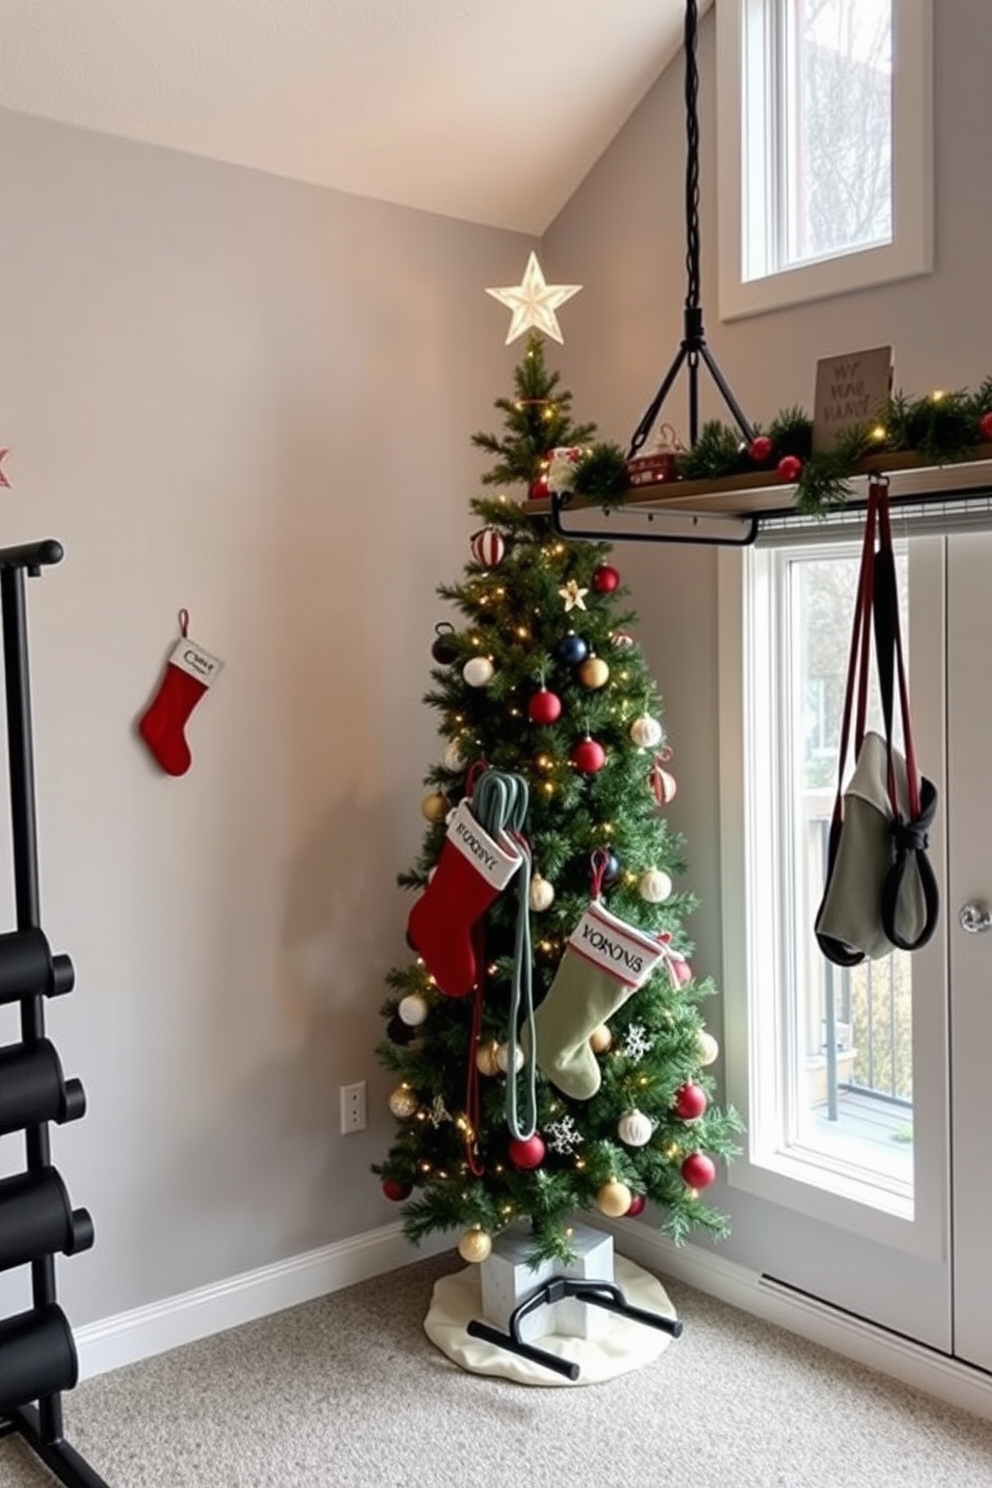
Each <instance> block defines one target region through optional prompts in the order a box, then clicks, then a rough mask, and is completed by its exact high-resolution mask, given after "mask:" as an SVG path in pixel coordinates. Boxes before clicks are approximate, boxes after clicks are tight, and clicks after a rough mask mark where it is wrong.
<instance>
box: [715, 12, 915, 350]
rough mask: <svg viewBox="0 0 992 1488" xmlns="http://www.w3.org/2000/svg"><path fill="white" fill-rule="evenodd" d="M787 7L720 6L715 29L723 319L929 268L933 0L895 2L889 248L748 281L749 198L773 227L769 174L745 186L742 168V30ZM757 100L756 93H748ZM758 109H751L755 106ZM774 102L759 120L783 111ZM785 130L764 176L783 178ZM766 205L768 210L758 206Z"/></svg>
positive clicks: (769, 135) (770, 148)
mask: <svg viewBox="0 0 992 1488" xmlns="http://www.w3.org/2000/svg"><path fill="white" fill-rule="evenodd" d="M778 3H781V0H720V4H719V5H718V6H717V7H716V31H717V96H718V98H719V107H718V109H717V211H718V221H719V233H718V308H719V315H720V319H721V320H736V319H740V318H742V317H744V316H748V315H759V314H762V313H764V312H766V311H770V310H778V309H781V308H783V307H785V306H788V305H798V304H805V303H807V302H810V301H814V300H820V299H825V298H827V297H829V296H831V295H837V294H847V293H851V292H852V291H855V290H861V289H869V288H872V287H874V286H877V285H882V284H890V283H893V282H895V281H896V280H900V279H907V278H912V277H916V276H918V275H921V274H928V273H930V272H931V271H932V269H933V0H893V7H892V50H893V59H894V61H893V72H892V241H891V243H886V244H881V245H876V246H873V247H869V248H856V249H851V250H850V251H848V252H847V253H841V254H838V255H836V256H833V257H830V258H824V259H819V260H817V261H816V262H812V263H806V264H799V265H795V266H790V267H788V268H784V269H781V270H778V271H776V272H774V273H771V274H767V275H765V276H763V277H761V278H756V279H750V280H745V279H744V277H743V265H744V261H745V254H744V240H743V233H744V227H745V213H744V192H745V190H747V189H750V190H751V191H752V192H754V193H755V194H756V202H757V205H756V207H755V208H754V209H753V210H752V212H751V213H750V214H749V216H750V220H751V222H755V221H757V220H758V219H764V221H765V232H766V233H769V232H771V231H773V230H775V229H774V227H773V226H771V225H769V220H768V219H769V210H770V209H769V207H768V204H767V195H768V193H767V191H766V188H765V176H763V177H762V179H761V180H760V181H752V182H751V183H748V180H747V172H746V164H745V159H744V156H745V130H744V126H745V121H744V116H743V110H744V106H745V101H746V99H747V96H748V90H746V89H745V88H744V85H743V84H744V75H743V69H744V65H745V50H744V44H743V40H744V28H745V26H746V25H751V26H755V25H757V26H764V25H765V22H766V18H767V13H768V8H769V7H770V6H772V5H775V4H778ZM751 91H752V92H753V91H754V90H751ZM753 106H754V105H753V103H752V108H753ZM783 106H784V104H783V101H782V100H781V99H780V98H779V97H777V96H773V97H772V98H771V99H770V100H769V101H768V102H767V104H766V106H765V109H764V110H763V114H762V117H763V118H764V119H767V117H768V115H769V112H770V113H771V115H772V116H773V117H774V116H775V115H777V114H779V113H780V112H781V109H782V107H783ZM780 135H781V130H780V129H774V128H773V129H771V130H767V129H766V132H765V138H766V146H767V148H766V152H765V153H766V157H767V158H766V161H765V173H766V175H767V172H769V171H770V170H781V169H782V168H783V166H782V159H781V156H782V153H783V152H781V151H780V150H778V149H777V147H776V140H777V139H778V138H779V137H780ZM763 202H764V205H762V203H763Z"/></svg>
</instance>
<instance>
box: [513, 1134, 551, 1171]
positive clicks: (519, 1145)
mask: <svg viewBox="0 0 992 1488" xmlns="http://www.w3.org/2000/svg"><path fill="white" fill-rule="evenodd" d="M546 1150H547V1149H546V1148H545V1145H544V1141H543V1139H542V1138H541V1137H539V1136H538V1134H537V1132H535V1133H534V1135H533V1136H532V1137H514V1138H513V1140H512V1141H511V1143H510V1146H509V1154H510V1161H511V1163H512V1164H513V1166H514V1167H515V1168H539V1167H540V1166H541V1164H542V1162H543V1161H544V1154H545V1152H546Z"/></svg>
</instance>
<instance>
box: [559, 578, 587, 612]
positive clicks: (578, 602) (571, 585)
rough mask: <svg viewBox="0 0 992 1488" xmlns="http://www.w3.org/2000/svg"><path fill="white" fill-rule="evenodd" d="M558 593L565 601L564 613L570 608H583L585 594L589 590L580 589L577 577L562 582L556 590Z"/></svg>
mask: <svg viewBox="0 0 992 1488" xmlns="http://www.w3.org/2000/svg"><path fill="white" fill-rule="evenodd" d="M558 593H559V594H560V595H561V597H562V599H563V600H564V601H565V614H566V615H567V614H568V613H569V611H570V610H584V609H585V607H586V595H587V594H588V593H589V590H588V589H580V588H579V581H578V579H569V581H568V583H567V584H564V585H563V586H562V588H561V589H559V590H558Z"/></svg>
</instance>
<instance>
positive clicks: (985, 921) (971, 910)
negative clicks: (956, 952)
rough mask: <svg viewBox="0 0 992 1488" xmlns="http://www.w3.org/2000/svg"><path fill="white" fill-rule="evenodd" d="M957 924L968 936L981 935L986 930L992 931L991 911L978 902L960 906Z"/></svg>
mask: <svg viewBox="0 0 992 1488" xmlns="http://www.w3.org/2000/svg"><path fill="white" fill-rule="evenodd" d="M958 924H959V925H960V926H961V929H962V930H967V931H968V934H969V935H981V934H982V933H983V932H984V931H986V930H992V909H990V908H989V906H988V905H987V904H982V903H981V901H980V900H972V901H971V902H970V903H968V904H962V906H961V908H960V910H959V911H958Z"/></svg>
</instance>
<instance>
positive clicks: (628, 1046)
mask: <svg viewBox="0 0 992 1488" xmlns="http://www.w3.org/2000/svg"><path fill="white" fill-rule="evenodd" d="M651 1044H652V1040H651V1039H649V1038H648V1031H647V1029H646V1028H645V1027H644V1024H643V1023H631V1025H630V1027H629V1028H628V1029H627V1036H626V1038H625V1039H624V1041H623V1052H624V1053H625V1054H626V1055H627V1057H628V1058H629V1059H643V1058H644V1056H645V1054H646V1053H647V1052H648V1050H649V1049H650V1048H651Z"/></svg>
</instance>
